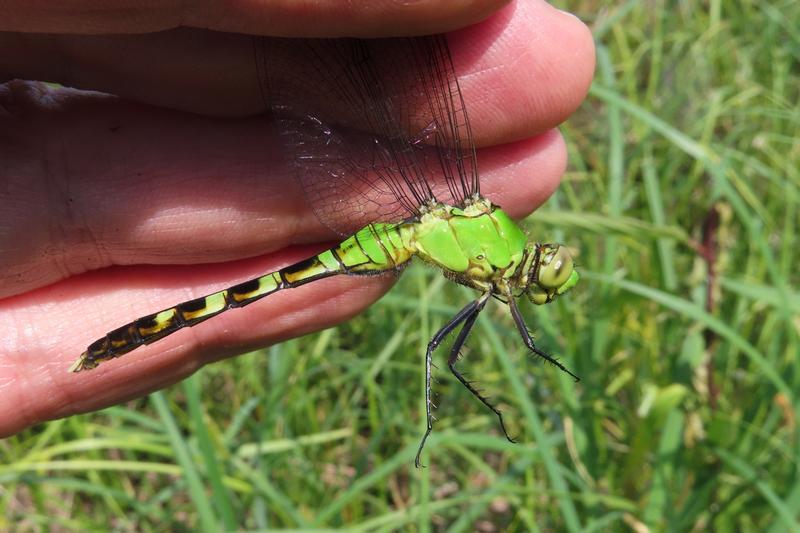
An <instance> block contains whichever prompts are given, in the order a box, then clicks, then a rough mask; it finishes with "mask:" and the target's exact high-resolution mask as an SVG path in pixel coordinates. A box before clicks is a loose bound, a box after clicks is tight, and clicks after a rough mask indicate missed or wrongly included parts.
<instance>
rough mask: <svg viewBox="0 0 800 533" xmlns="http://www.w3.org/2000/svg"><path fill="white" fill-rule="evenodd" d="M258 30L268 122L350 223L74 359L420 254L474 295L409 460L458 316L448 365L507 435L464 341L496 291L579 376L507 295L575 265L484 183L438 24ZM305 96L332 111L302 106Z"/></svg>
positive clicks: (319, 207)
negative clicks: (463, 356) (308, 36)
mask: <svg viewBox="0 0 800 533" xmlns="http://www.w3.org/2000/svg"><path fill="white" fill-rule="evenodd" d="M254 43H255V47H254V50H255V59H256V64H257V66H258V72H259V77H258V78H259V84H260V89H261V91H262V95H263V96H264V100H265V102H266V103H267V107H268V109H270V111H271V113H272V115H273V117H272V118H273V120H272V121H271V123H272V124H274V125H275V126H276V127H278V128H280V132H281V134H282V138H283V139H285V144H286V152H287V154H288V156H289V157H290V161H291V163H292V165H293V167H294V170H295V171H296V174H297V178H298V179H299V181H300V183H301V185H302V186H303V189H304V191H305V194H306V197H307V198H308V200H309V202H310V204H311V206H312V207H313V208H314V210H315V213H316V214H317V217H318V218H319V219H320V221H322V222H323V223H324V224H326V225H327V226H328V227H330V228H332V229H334V230H336V231H337V232H340V233H341V234H343V235H350V236H349V237H347V238H345V239H344V240H343V241H342V242H341V243H340V244H338V245H337V246H335V247H333V248H331V249H329V250H327V251H324V252H322V253H320V254H318V255H316V256H314V257H311V258H308V259H306V260H304V261H300V262H298V263H296V264H293V265H289V266H287V267H285V268H282V269H281V270H278V271H276V272H270V273H268V274H265V275H263V276H260V277H257V278H255V279H251V280H249V281H245V282H243V283H239V284H237V285H234V286H232V287H229V288H227V289H225V290H221V291H218V292H215V293H213V294H209V295H207V296H203V297H201V298H197V299H194V300H190V301H187V302H183V303H180V304H178V305H176V306H174V307H170V308H169V309H165V310H163V311H159V312H157V313H153V314H151V315H147V316H144V317H141V318H138V319H136V320H134V321H133V322H131V323H129V324H126V325H124V326H121V327H119V328H117V329H115V330H113V331H111V332H109V333H108V334H106V335H105V336H104V337H103V338H101V339H98V340H96V341H95V342H93V343H92V344H90V345H89V347H88V348H87V349H86V351H85V352H84V353H83V354H81V356H80V358H79V359H78V360H77V361H76V362H75V363H74V364H73V366H72V368H71V370H72V371H74V372H78V371H82V370H89V369H92V368H95V367H96V366H97V365H99V364H100V363H102V362H104V361H107V360H109V359H113V358H116V357H119V356H121V355H123V354H126V353H128V352H130V351H131V350H134V349H136V348H138V347H140V346H143V345H145V344H150V343H152V342H155V341H157V340H159V339H161V338H163V337H165V336H167V335H171V334H172V333H175V332H176V331H178V330H179V329H181V328H183V327H185V326H194V325H196V324H198V323H200V322H202V321H204V320H207V319H209V318H211V317H213V316H216V315H218V314H220V313H222V312H225V311H228V310H229V309H234V308H238V307H244V306H245V305H248V304H250V303H253V302H255V301H256V300H260V299H261V298H264V297H265V296H269V295H270V294H273V293H275V292H277V291H282V290H286V289H292V288H295V287H299V286H301V285H305V284H306V283H310V282H313V281H317V280H320V279H323V278H327V277H330V276H334V275H348V276H364V275H375V274H380V273H388V272H394V273H398V272H400V271H401V270H403V269H404V268H405V267H406V266H407V265H408V264H409V263H410V261H411V260H412V258H414V257H417V258H419V259H421V260H422V261H424V262H426V263H428V264H430V265H434V266H435V267H438V268H439V269H440V270H441V272H442V273H443V274H444V276H445V277H447V278H448V279H451V280H453V281H455V282H456V283H460V284H462V285H465V286H467V287H471V288H473V289H475V290H477V291H478V293H479V295H478V297H477V298H476V299H475V300H473V301H472V302H470V303H469V304H467V305H466V306H465V307H464V308H463V309H461V311H459V312H458V313H457V314H456V315H455V316H454V317H453V318H452V319H451V320H450V321H449V322H448V323H447V324H445V325H444V326H443V327H442V328H441V329H440V330H439V331H437V332H436V334H435V335H434V336H433V338H432V339H431V340H430V342H429V343H428V347H427V351H426V353H425V384H426V386H425V405H426V419H427V429H426V431H425V434H424V436H423V437H422V440H421V442H420V445H419V449H418V452H417V456H416V459H415V464H416V465H417V466H419V460H420V453H421V452H422V449H423V447H424V445H425V441H426V439H427V438H428V436H429V435H430V433H431V430H432V427H433V415H432V402H431V357H432V354H433V351H434V350H435V349H436V348H437V347H438V346H439V345H440V344H441V343H442V341H443V340H444V339H445V337H446V336H447V335H448V334H450V333H451V332H454V331H455V330H456V329H458V328H459V327H460V328H461V329H460V331H459V332H458V334H457V336H456V339H455V342H454V343H453V346H452V347H451V349H450V354H449V358H448V366H449V368H450V371H451V372H452V373H453V375H454V376H455V377H456V378H457V379H458V380H459V381H460V382H461V383H462V384H463V385H464V386H465V387H466V388H467V389H468V390H469V391H470V392H471V393H472V394H473V395H474V396H475V397H476V398H477V399H478V400H480V401H481V402H482V403H483V404H484V405H485V406H486V407H488V408H489V409H491V411H492V412H494V414H495V415H496V416H497V418H498V420H499V422H500V426H501V428H502V430H503V433H504V434H505V436H506V438H508V439H509V440H511V439H510V437H508V433H507V431H506V428H505V425H504V423H503V417H502V414H501V413H500V411H499V410H498V409H497V408H496V407H494V406H493V405H492V404H491V403H490V402H489V400H488V399H487V398H486V397H484V396H483V395H482V394H481V393H480V391H478V390H477V389H476V388H475V386H474V385H473V384H472V383H471V382H469V381H468V380H467V379H465V378H464V377H463V376H462V375H461V373H460V372H459V370H458V369H457V367H456V363H457V361H458V360H459V357H460V350H461V348H462V346H463V345H464V343H465V341H466V340H467V337H468V336H469V333H470V331H471V330H472V327H473V325H474V323H475V320H476V319H477V318H478V315H479V314H480V313H481V311H482V310H483V309H484V306H485V305H486V303H487V301H488V300H489V298H492V297H493V298H495V299H497V300H499V301H501V302H503V303H504V304H506V305H507V306H508V308H509V310H510V312H511V316H512V318H513V321H514V323H515V325H516V328H517V330H518V332H519V334H520V336H521V338H522V340H523V342H524V343H525V345H526V346H527V347H528V349H529V350H531V351H532V352H533V353H535V354H536V355H538V356H539V357H541V358H543V359H544V360H546V361H548V362H550V363H552V364H553V365H555V366H556V367H558V368H559V369H561V370H563V371H564V372H566V373H568V374H569V375H570V376H572V377H573V378H575V379H576V380H577V379H578V378H577V377H576V376H575V375H574V374H573V373H572V372H570V371H569V370H568V369H567V368H566V367H564V366H563V365H562V364H561V363H559V362H558V361H556V360H555V359H554V358H553V357H551V356H550V355H548V354H547V353H545V352H544V351H542V350H540V349H539V348H537V347H536V345H535V344H534V342H533V338H532V336H531V334H530V333H529V331H528V329H527V327H526V325H525V322H524V320H523V317H522V314H521V313H520V310H519V307H518V305H517V303H516V300H517V299H518V298H520V297H523V296H524V297H527V298H528V299H529V300H530V301H531V302H533V303H534V304H537V305H541V304H546V303H549V302H551V301H553V299H555V298H556V297H557V296H560V295H562V294H564V293H565V292H567V291H568V290H570V289H571V288H572V287H573V286H575V284H576V283H577V282H578V273H577V271H576V270H575V268H574V264H573V260H572V257H571V256H570V253H569V251H568V250H567V249H566V248H565V247H564V246H561V245H558V244H541V243H535V242H530V241H529V240H528V238H527V236H526V234H525V233H524V232H523V231H522V229H521V228H520V227H519V226H518V225H517V224H516V223H515V222H514V221H513V220H512V219H511V218H510V217H509V216H508V215H507V214H506V213H505V212H504V211H503V210H502V209H501V208H500V207H498V206H496V205H494V204H492V202H491V201H490V200H488V199H487V198H484V197H483V196H481V194H480V181H479V177H478V168H477V160H476V152H475V145H474V142H473V138H472V132H471V129H470V125H469V120H468V117H467V110H466V108H465V106H464V100H463V98H462V95H461V90H460V88H459V85H458V80H457V77H456V74H455V71H454V68H453V63H452V60H451V57H450V52H449V50H448V47H447V42H446V40H445V38H444V37H443V36H429V37H421V38H409V39H381V40H369V41H367V40H355V39H351V40H340V39H335V40H306V41H296V40H289V39H285V40H281V39H277V40H267V39H256V40H255V41H254ZM289 65H291V68H288V66H289ZM289 72H291V73H292V75H291V77H289V76H288V75H287V74H286V73H289ZM282 76H285V79H283V78H282ZM308 102H317V103H318V104H320V105H319V107H320V109H328V110H329V111H328V113H329V115H331V116H325V117H324V118H323V114H322V113H321V112H320V113H316V112H315V113H313V114H309V113H308V108H307V107H303V106H308V105H309V104H308ZM324 103H327V105H322V104H324ZM348 106H349V107H348ZM348 108H349V109H356V110H358V111H359V112H358V113H357V115H358V118H357V119H356V122H352V120H351V121H350V123H347V122H346V121H344V120H342V117H337V116H335V112H331V111H330V110H336V109H338V110H341V109H348ZM298 111H302V112H298ZM330 124H337V127H336V128H334V127H332V126H331V125H330ZM409 131H418V132H419V133H418V134H416V135H412V134H409V133H408V132H409ZM365 132H369V133H365Z"/></svg>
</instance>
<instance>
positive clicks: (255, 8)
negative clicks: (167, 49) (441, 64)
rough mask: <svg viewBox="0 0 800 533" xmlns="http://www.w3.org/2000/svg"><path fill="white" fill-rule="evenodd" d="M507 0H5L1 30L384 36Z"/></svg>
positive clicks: (481, 12) (472, 18)
mask: <svg viewBox="0 0 800 533" xmlns="http://www.w3.org/2000/svg"><path fill="white" fill-rule="evenodd" d="M507 1H508V0H467V1H462V2H450V1H447V0H418V1H416V2H408V3H406V2H395V1H391V0H351V1H349V2H342V1H341V0H314V1H311V0H299V1H298V0H269V1H266V2H265V1H263V0H240V1H224V0H210V1H206V2H200V3H197V2H185V1H183V0H162V1H160V2H144V1H136V0H118V1H116V2H108V1H106V0H72V1H71V2H48V1H46V0H33V1H31V0H10V1H8V2H3V3H0V31H17V32H26V33H30V32H37V33H74V34H107V33H147V32H155V31H161V30H168V29H174V28H178V27H185V26H188V27H195V28H205V29H210V30H217V31H226V32H236V33H250V34H256V35H271V36H276V37H345V36H346V37H381V36H387V37H388V36H400V35H424V34H430V33H442V32H445V31H449V30H453V29H455V28H460V27H464V26H466V25H469V24H473V23H475V22H478V21H480V20H483V19H484V18H486V17H487V16H488V15H490V14H491V13H492V12H493V11H495V10H497V9H499V8H500V7H501V6H502V5H504V4H505V3H507Z"/></svg>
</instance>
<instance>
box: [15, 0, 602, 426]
mask: <svg viewBox="0 0 800 533" xmlns="http://www.w3.org/2000/svg"><path fill="white" fill-rule="evenodd" d="M79 4H80V5H79ZM142 4H145V3H142ZM174 4H175V5H174V6H173V5H171V4H169V3H167V2H164V3H163V4H162V5H160V6H154V5H153V3H152V2H149V3H146V6H137V5H136V3H135V2H131V5H130V6H127V7H126V9H125V10H122V9H119V6H120V3H119V2H117V3H114V6H116V8H117V10H116V11H111V10H108V8H107V7H106V6H107V5H109V3H108V2H101V1H100V0H94V1H90V0H83V1H82V2H71V3H70V11H68V12H67V11H64V10H63V9H61V11H57V10H56V9H57V6H59V5H60V4H58V3H51V2H30V1H29V0H25V1H23V0H18V1H16V2H5V3H3V5H2V6H0V30H2V32H3V33H0V50H2V52H0V81H6V80H11V79H14V78H18V79H25V80H46V81H52V82H57V83H60V84H63V85H65V86H70V87H78V88H80V89H84V90H86V89H93V90H96V91H102V92H107V93H113V94H115V95H117V97H110V96H108V95H104V94H100V93H88V92H86V91H76V90H73V89H65V88H52V87H51V86H45V85H43V84H39V83H32V82H25V81H18V80H17V81H11V82H8V83H5V84H3V85H0V261H1V263H0V436H6V435H11V434H13V433H15V432H18V431H20V430H21V429H23V428H25V427H27V426H30V425H32V424H35V423H37V422H41V421H44V420H49V419H53V418H60V417H64V416H68V415H70V414H74V413H80V412H87V411H93V410H97V409H101V408H103V407H106V406H109V405H113V404H115V403H119V402H122V401H125V400H128V399H131V398H135V397H138V396H141V395H144V394H147V393H148V392H150V391H153V390H157V389H159V388H162V387H165V386H167V385H169V384H171V383H174V382H176V381H179V380H180V379H183V378H184V377H186V376H188V375H190V374H191V373H193V372H194V371H195V370H197V369H198V368H200V367H201V366H203V365H205V364H207V363H209V362H212V361H214V360H217V359H221V358H224V357H228V356H231V355H235V354H239V353H243V352H245V351H248V350H251V349H254V348H256V347H260V346H265V345H268V344H273V343H276V342H280V341H282V340H285V339H288V338H291V337H296V336H299V335H303V334H306V333H309V332H312V331H317V330H320V329H323V328H325V327H329V326H331V325H334V324H337V323H339V322H342V321H344V320H347V319H349V318H351V317H352V316H354V315H356V314H358V313H359V312H361V311H362V310H364V309H365V308H366V307H368V306H369V305H370V304H371V303H373V302H374V301H375V300H376V299H377V298H379V297H380V296H381V295H382V294H384V293H385V292H386V291H387V290H388V289H389V288H390V286H391V284H392V281H393V280H392V279H391V278H390V277H376V278H351V277H346V276H337V277H333V278H329V279H326V280H321V281H318V282H315V283H313V284H309V285H306V286H303V287H300V288H298V289H293V290H290V291H282V292H279V293H277V294H275V295H272V296H270V297H269V298H267V299H265V300H262V301H261V302H258V303H254V304H252V305H250V306H248V307H247V308H246V309H245V310H235V311H231V312H228V313H224V314H222V315H220V316H218V317H216V318H214V319H212V320H209V321H208V322H204V323H203V324H202V325H199V326H197V327H194V328H186V329H184V330H182V331H180V332H178V333H176V334H174V335H171V336H169V337H167V338H165V339H163V340H161V341H159V342H157V343H155V344H152V345H150V346H148V347H145V348H140V349H138V350H136V351H135V352H132V353H131V354H128V355H126V356H125V357H122V358H120V359H117V360H114V361H112V362H109V363H106V364H103V365H102V366H100V367H99V368H97V369H95V370H92V371H91V372H82V373H79V374H72V373H69V372H68V368H69V366H70V365H71V363H72V362H73V361H74V360H75V359H76V358H77V356H78V355H79V354H80V353H81V352H82V351H83V350H84V349H85V347H86V345H87V344H89V343H90V342H92V341H93V340H95V339H97V338H99V337H101V336H103V335H104V334H105V333H106V332H107V331H108V330H110V329H113V328H115V327H118V326H120V325H122V324H125V323H127V322H130V321H131V320H132V319H134V318H136V317H138V316H141V315H145V314H148V313H151V312H153V311H156V310H159V309H163V308H166V307H169V306H171V305H174V304H175V303H178V302H181V301H184V300H187V299H190V298H194V297H198V296H202V295H204V294H207V293H209V292H213V291H215V290H219V289H220V288H224V287H226V286H229V285H232V284H234V283H237V282H240V281H244V280H246V279H250V278H252V277H254V276H257V275H260V274H263V273H265V272H269V271H273V270H276V269H278V268H280V267H282V266H285V265H287V264H289V263H291V262H294V261H296V260H299V259H303V258H305V257H308V256H310V255H313V254H314V253H316V252H318V251H320V250H321V249H324V248H325V247H327V246H328V245H330V244H331V241H332V240H333V239H334V238H335V237H334V236H333V235H332V234H331V233H330V231H328V230H327V229H326V228H325V227H324V226H323V225H321V224H320V223H319V222H318V221H317V219H316V218H315V216H314V215H313V213H312V212H311V211H310V209H309V207H308V205H307V203H306V202H305V200H304V197H303V195H302V192H301V190H300V188H299V187H296V186H293V185H292V183H293V181H292V178H291V174H292V170H291V169H290V168H289V167H288V165H287V164H286V163H285V162H284V161H285V160H284V157H283V156H282V152H281V151H282V144H281V141H280V139H278V138H277V137H276V136H275V135H274V134H271V133H269V131H270V130H269V128H268V127H267V125H266V123H265V120H266V119H265V118H263V117H260V116H258V115H259V114H260V113H262V112H263V110H264V102H263V101H262V98H261V95H260V93H259V91H258V88H257V87H258V84H257V79H256V71H255V67H254V63H253V53H252V41H251V38H250V37H248V36H244V35H239V34H238V33H251V34H263V35H281V36H326V37H336V36H343V35H348V36H352V35H357V36H369V37H374V36H389V35H407V34H417V33H432V32H448V42H449V44H450V48H451V52H452V55H453V60H454V64H455V68H456V71H457V73H458V76H459V83H460V86H461V89H462V91H463V94H464V98H465V101H466V105H467V108H468V110H469V114H470V119H471V125H472V129H473V133H474V137H475V140H476V144H477V145H478V147H479V150H478V161H479V168H480V172H481V189H482V192H483V194H484V195H485V196H487V197H488V198H490V199H491V200H492V201H493V202H494V203H496V204H498V205H501V206H502V207H503V208H504V209H505V210H506V211H507V212H508V213H509V214H511V215H512V216H515V217H522V216H525V215H526V214H528V213H530V212H531V211H532V210H534V209H535V208H536V207H538V206H539V205H540V204H541V203H543V202H544V201H545V200H546V199H547V197H548V196H549V195H550V194H551V193H552V191H553V190H554V189H555V187H556V186H557V185H558V182H559V179H560V177H561V175H562V174H563V172H564V169H565V165H566V150H565V146H564V143H563V140H562V138H561V136H560V134H559V133H558V132H557V130H555V127H556V126H557V125H558V124H559V123H560V122H562V121H563V120H564V119H566V118H567V117H568V116H569V114H570V113H571V112H572V111H574V110H575V108H576V107H577V106H578V105H579V104H580V102H581V101H582V100H583V98H584V96H585V94H586V91H587V90H588V86H589V84H590V82H591V77H592V73H593V70H594V49H593V44H592V38H591V35H590V33H589V31H588V29H587V28H586V27H585V26H584V25H583V24H582V23H580V21H578V20H577V19H576V18H574V17H572V16H571V15H568V14H565V13H563V12H561V11H558V10H556V9H554V8H552V7H550V6H549V5H547V4H546V3H544V2H538V1H530V0H529V1H526V2H519V3H511V4H508V5H504V4H505V3H504V2H498V1H496V0H495V1H490V0H474V1H472V2H463V3H462V2H448V1H445V0H442V1H439V2H436V1H433V0H427V1H419V2H410V3H401V2H389V1H386V2H380V3H376V2H375V1H374V0H371V1H370V2H369V5H370V9H369V10H364V9H358V6H359V5H360V4H359V2H337V1H336V0H331V1H330V2H313V3H309V4H308V5H303V4H298V2H296V1H274V2H270V3H267V2H263V1H259V2H254V1H249V2H247V1H240V2H227V3H223V2H216V3H215V2H205V3H203V6H204V9H203V10H202V11H198V12H192V13H188V14H187V13H183V12H180V11H179V9H180V6H183V5H186V4H185V2H180V3H179V2H175V3H174ZM298 5H300V6H301V7H300V8H298ZM342 10H347V11H342ZM365 12H368V13H369V17H366V16H364V15H363V13H365ZM12 13H13V14H14V16H11V14H12ZM487 17H488V18H487ZM299 21H302V23H300V22H299ZM470 24H472V25H470ZM179 25H180V26H182V27H181V28H177V26H179ZM187 26H190V27H187ZM464 26H466V27H464ZM456 28H462V29H456ZM162 30H163V31H162ZM209 30H223V31H224V32H231V33H224V32H223V31H209ZM155 31H158V33H151V32H155ZM48 32H50V33H51V34H49V35H45V33H48ZM52 33H56V34H55V35H54V34H52ZM109 33H116V34H118V35H106V34H109ZM198 65H202V68H198ZM267 170H268V171H267Z"/></svg>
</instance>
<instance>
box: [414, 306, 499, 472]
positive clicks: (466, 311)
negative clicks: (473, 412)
mask: <svg viewBox="0 0 800 533" xmlns="http://www.w3.org/2000/svg"><path fill="white" fill-rule="evenodd" d="M482 298H483V297H481V298H479V299H477V300H475V301H474V302H470V303H469V304H467V306H465V307H464V308H463V309H462V310H461V311H459V312H458V313H457V314H456V316H454V317H453V319H452V320H450V322H448V323H447V324H445V325H444V327H442V329H440V330H439V331H437V332H436V334H435V335H434V336H433V338H432V339H431V341H430V342H429V343H428V349H427V350H426V351H425V419H426V421H427V429H426V430H425V435H423V436H422V441H421V442H420V443H419V448H418V449H417V456H416V457H415V458H414V465H415V466H416V467H417V468H419V467H420V462H419V456H420V454H422V448H424V447H425V441H426V440H427V439H428V435H430V434H431V430H432V429H433V414H432V413H431V364H432V363H431V358H432V357H433V351H434V350H435V349H436V348H437V347H438V346H439V344H441V342H442V340H444V338H445V337H446V336H447V335H448V334H449V333H450V332H451V331H453V330H454V329H456V328H457V327H458V325H459V324H461V323H462V322H464V321H465V320H467V319H469V317H470V316H472V315H473V314H475V312H476V309H478V306H479V305H481V306H482V304H481V303H480V302H481V299H482ZM484 303H485V300H484Z"/></svg>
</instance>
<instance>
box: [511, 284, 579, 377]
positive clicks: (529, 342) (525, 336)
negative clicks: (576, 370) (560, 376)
mask: <svg viewBox="0 0 800 533" xmlns="http://www.w3.org/2000/svg"><path fill="white" fill-rule="evenodd" d="M508 307H509V308H511V316H512V317H514V323H515V324H516V325H517V330H518V331H519V334H520V335H521V336H522V340H523V341H524V342H525V346H527V347H528V349H530V350H531V351H532V352H533V353H535V354H536V355H538V356H539V357H541V358H542V359H544V360H545V361H548V362H549V363H551V364H553V365H555V366H557V367H558V368H560V369H561V370H562V371H564V372H566V373H567V374H569V375H570V376H572V378H573V379H574V380H575V381H576V382H577V381H580V380H581V378H579V377H578V376H576V375H575V374H573V373H572V372H570V371H569V369H567V367H565V366H564V365H562V364H561V363H559V362H558V361H556V360H555V359H554V358H553V357H552V356H551V355H549V354H547V353H545V352H543V351H542V350H540V349H539V348H537V347H536V346H535V345H534V344H533V338H532V337H531V334H530V332H529V331H528V326H526V325H525V320H524V319H523V318H522V313H520V312H519V307H517V302H516V301H514V298H511V297H509V299H508Z"/></svg>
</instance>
